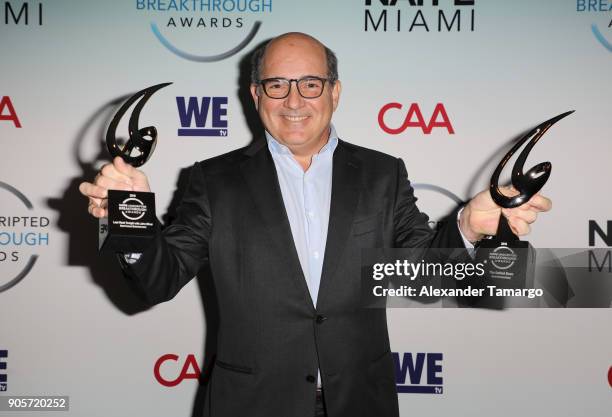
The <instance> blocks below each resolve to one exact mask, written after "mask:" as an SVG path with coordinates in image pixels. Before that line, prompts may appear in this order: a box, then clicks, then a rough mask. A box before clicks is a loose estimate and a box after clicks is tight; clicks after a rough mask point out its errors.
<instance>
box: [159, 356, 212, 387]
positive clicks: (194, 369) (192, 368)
mask: <svg viewBox="0 0 612 417" xmlns="http://www.w3.org/2000/svg"><path fill="white" fill-rule="evenodd" d="M166 362H172V364H171V365H168V366H164V364H165V363H166ZM177 365H179V356H178V355H175V354H173V353H167V354H165V355H163V356H161V357H160V358H159V359H158V360H157V361H156V362H155V366H154V367H153V374H154V375H155V379H156V380H157V382H159V383H160V384H162V385H163V386H165V387H175V386H177V385H178V384H180V383H181V382H183V380H185V379H195V380H199V378H200V374H201V372H200V367H199V366H198V361H197V360H196V358H195V355H193V354H189V355H187V358H185V361H184V362H183V365H182V367H181V371H180V372H179V373H178V376H177V377H176V378H174V379H169V378H166V377H165V376H163V375H162V371H161V368H162V367H164V368H168V367H171V370H170V371H169V372H172V373H173V374H174V375H176V374H177V370H178V366H177Z"/></svg>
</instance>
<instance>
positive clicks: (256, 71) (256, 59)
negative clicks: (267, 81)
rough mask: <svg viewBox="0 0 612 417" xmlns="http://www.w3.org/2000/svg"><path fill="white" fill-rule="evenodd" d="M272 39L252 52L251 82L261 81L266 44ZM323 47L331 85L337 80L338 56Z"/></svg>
mask: <svg viewBox="0 0 612 417" xmlns="http://www.w3.org/2000/svg"><path fill="white" fill-rule="evenodd" d="M281 36H282V35H281ZM313 39H314V38H313ZM272 40H273V39H272ZM272 40H270V41H268V42H266V43H265V44H263V45H261V46H260V47H259V48H257V49H256V50H255V52H253V56H252V57H251V83H253V84H257V83H258V82H259V81H261V78H260V76H261V68H262V66H263V57H264V55H265V53H266V50H267V49H268V45H270V42H271V41H272ZM323 47H324V48H325V58H326V61H327V79H328V81H329V83H330V84H332V85H333V84H335V82H336V81H337V80H338V58H337V57H336V54H335V53H334V51H332V50H331V49H329V48H328V47H327V46H325V45H323Z"/></svg>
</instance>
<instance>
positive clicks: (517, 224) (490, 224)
mask: <svg viewBox="0 0 612 417" xmlns="http://www.w3.org/2000/svg"><path fill="white" fill-rule="evenodd" d="M501 191H502V193H504V194H505V195H509V196H511V195H515V194H517V192H516V190H514V188H512V187H503V188H502V189H501ZM551 207H552V202H551V201H550V199H548V198H546V197H544V196H542V195H540V194H539V193H538V194H536V195H534V196H533V197H531V199H529V201H528V202H526V203H525V204H523V205H521V206H519V207H515V208H512V209H506V208H501V207H499V206H498V205H497V204H495V202H494V201H493V198H491V193H490V192H489V190H485V191H482V192H480V193H478V194H476V196H475V197H474V198H473V199H471V200H470V202H469V203H468V204H467V205H466V206H465V208H464V209H463V211H462V212H461V216H460V217H459V227H460V228H461V232H462V233H463V235H464V236H465V237H466V238H467V239H468V240H469V241H470V242H476V241H479V240H480V239H482V238H483V237H484V236H485V235H495V234H496V233H497V225H498V223H499V215H500V213H502V214H503V215H504V216H506V218H507V219H508V224H509V225H510V228H511V229H512V231H513V232H514V233H515V234H516V235H518V236H522V235H526V234H527V233H529V230H530V227H529V225H530V224H531V223H533V222H534V221H535V220H536V218H537V216H538V213H539V212H542V211H549V210H550V209H551Z"/></svg>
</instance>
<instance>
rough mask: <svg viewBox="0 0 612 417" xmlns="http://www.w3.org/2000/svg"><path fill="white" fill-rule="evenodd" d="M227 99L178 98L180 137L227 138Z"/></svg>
mask: <svg viewBox="0 0 612 417" xmlns="http://www.w3.org/2000/svg"><path fill="white" fill-rule="evenodd" d="M227 102H228V100H227V97H177V98H176V107H177V110H178V115H179V119H180V122H181V128H180V129H178V135H179V136H202V137H225V136H227Z"/></svg>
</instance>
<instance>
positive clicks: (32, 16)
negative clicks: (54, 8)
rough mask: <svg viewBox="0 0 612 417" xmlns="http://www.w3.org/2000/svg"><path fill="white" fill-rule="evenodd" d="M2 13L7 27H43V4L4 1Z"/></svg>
mask: <svg viewBox="0 0 612 417" xmlns="http://www.w3.org/2000/svg"><path fill="white" fill-rule="evenodd" d="M3 3H4V7H3V9H2V12H3V13H4V19H2V22H3V23H4V24H5V25H11V26H12V25H25V26H30V24H31V25H32V26H42V25H43V4H42V2H29V1H19V2H18V1H4V2H3Z"/></svg>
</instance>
